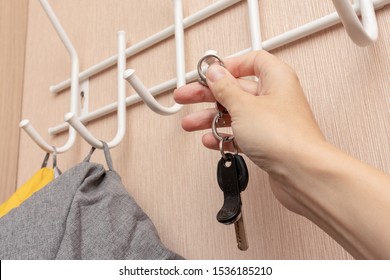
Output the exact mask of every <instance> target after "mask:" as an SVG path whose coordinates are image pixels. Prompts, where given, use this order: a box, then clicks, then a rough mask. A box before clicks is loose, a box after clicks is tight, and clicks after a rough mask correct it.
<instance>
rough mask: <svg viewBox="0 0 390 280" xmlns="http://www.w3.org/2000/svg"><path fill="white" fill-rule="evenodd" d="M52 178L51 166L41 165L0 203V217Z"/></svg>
mask: <svg viewBox="0 0 390 280" xmlns="http://www.w3.org/2000/svg"><path fill="white" fill-rule="evenodd" d="M53 179H54V170H53V168H47V167H43V168H41V169H39V170H38V171H37V172H36V173H35V174H34V175H33V176H32V177H31V178H30V179H29V180H28V181H27V182H26V183H24V184H23V185H22V186H21V187H20V188H18V189H17V191H16V192H15V193H14V194H13V195H12V196H11V197H10V198H9V199H8V200H7V201H6V202H4V203H3V204H2V205H0V218H1V217H2V216H4V215H5V214H7V213H8V212H9V211H11V210H12V209H13V208H16V207H18V206H19V205H20V204H22V203H23V201H25V200H26V199H27V198H29V197H30V196H32V195H33V193H35V192H37V191H39V190H40V189H42V188H43V187H44V186H46V185H47V184H48V183H50V182H51V181H52V180H53Z"/></svg>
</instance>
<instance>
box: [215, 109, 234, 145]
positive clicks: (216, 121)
mask: <svg viewBox="0 0 390 280" xmlns="http://www.w3.org/2000/svg"><path fill="white" fill-rule="evenodd" d="M221 119H222V120H223V121H224V122H225V120H224V119H223V117H222V114H221V113H217V114H216V115H215V117H214V119H213V122H212V123H211V131H212V132H213V135H214V137H215V138H217V139H218V140H219V141H222V140H223V138H224V136H221V135H220V134H219V133H218V131H217V125H218V123H219V121H220V120H221ZM223 124H224V123H223ZM233 137H234V136H233Z"/></svg>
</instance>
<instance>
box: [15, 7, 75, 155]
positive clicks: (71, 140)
mask: <svg viewBox="0 0 390 280" xmlns="http://www.w3.org/2000/svg"><path fill="white" fill-rule="evenodd" d="M39 1H40V3H41V5H42V8H43V9H44V10H45V12H46V14H47V16H48V17H49V19H50V21H51V23H52V24H53V26H54V28H55V30H56V31H57V34H58V36H59V37H60V39H61V40H62V42H63V44H64V46H65V47H66V49H67V51H68V53H69V55H70V57H71V60H72V73H71V76H72V80H71V96H70V110H71V112H73V113H74V114H76V112H77V95H78V87H79V79H78V75H79V58H78V55H77V52H76V50H75V48H74V47H73V45H72V42H71V41H70V39H69V37H68V36H67V34H66V32H65V30H64V29H63V27H62V26H61V23H60V22H59V20H58V18H57V16H56V15H55V13H54V11H53V10H52V8H51V7H50V5H49V3H48V2H47V1H46V0H39ZM19 127H20V128H23V129H24V131H26V133H27V134H28V135H29V136H30V137H31V139H32V140H34V142H35V143H36V144H37V145H38V146H39V147H41V148H42V149H43V150H44V151H46V152H50V153H52V152H54V150H53V146H51V145H49V144H48V143H47V142H46V141H45V140H44V139H43V138H42V136H41V135H40V134H39V133H38V132H37V131H36V130H35V128H34V127H33V126H32V125H31V123H30V121H29V120H22V121H21V122H20V124H19ZM75 139H76V131H75V130H74V129H70V130H69V137H68V141H67V142H66V143H65V145H64V146H62V147H59V148H57V152H58V153H63V152H66V151H67V150H69V149H70V148H71V147H72V146H73V143H74V141H75Z"/></svg>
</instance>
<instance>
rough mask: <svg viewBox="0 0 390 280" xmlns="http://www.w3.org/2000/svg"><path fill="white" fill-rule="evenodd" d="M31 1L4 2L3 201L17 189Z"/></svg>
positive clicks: (0, 25) (0, 8)
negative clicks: (29, 5)
mask: <svg viewBox="0 0 390 280" xmlns="http://www.w3.org/2000/svg"><path fill="white" fill-rule="evenodd" d="M27 9H28V1H27V0H25V1H12V0H4V1H0V38H1V40H0V131H1V140H0V159H1V160H0V178H2V187H1V191H0V203H2V202H3V201H5V200H6V199H7V198H8V197H9V196H10V195H11V194H12V193H13V192H14V191H15V190H16V177H17V163H18V152H19V125H18V124H19V121H20V114H21V108H22V93H23V91H22V89H23V69H24V51H25V45H26V31H27Z"/></svg>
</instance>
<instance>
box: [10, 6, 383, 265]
mask: <svg viewBox="0 0 390 280" xmlns="http://www.w3.org/2000/svg"><path fill="white" fill-rule="evenodd" d="M49 2H50V4H51V5H52V7H53V9H54V11H55V12H56V14H57V16H58V18H59V19H60V21H61V22H62V24H63V26H64V29H65V30H66V31H67V33H68V34H69V37H70V39H71V40H72V42H73V43H74V45H75V48H76V50H77V51H78V54H79V57H80V65H81V69H86V68H87V67H89V66H91V65H94V64H96V63H98V62H100V61H101V60H103V59H105V58H107V57H109V56H111V55H113V54H114V53H115V51H116V32H117V31H118V30H122V29H123V30H125V31H126V32H127V46H130V45H132V44H134V43H136V42H139V41H140V40H143V39H145V38H147V37H148V36H150V35H152V34H154V33H156V32H158V31H160V30H161V29H162V28H165V27H167V26H169V25H171V24H172V23H173V11H172V1H167V0H165V1H154V0H145V1H135V0H134V1H133V0H130V1H129V0H115V1H111V0H93V1H92V0H81V1H80V0H68V1H61V0H50V1H49ZM213 2H214V1H212V0H199V1H189V0H184V1H183V3H184V16H185V17H186V16H189V15H191V14H193V13H194V12H196V11H198V10H200V9H202V8H203V7H206V6H208V5H209V4H211V3H213ZM331 12H334V8H333V6H332V3H331V1H320V0H302V1H284V0H263V1H260V13H261V28H262V35H263V39H264V40H266V39H268V38H271V37H273V36H275V35H278V34H280V33H282V32H285V31H288V30H290V29H292V28H294V27H297V26H299V25H301V24H304V23H307V22H309V21H311V20H314V19H316V18H318V17H321V16H324V15H327V14H329V13H331ZM377 17H378V23H379V28H380V35H379V40H378V42H377V43H376V44H374V45H372V46H370V47H368V48H360V47H357V46H356V45H354V44H353V43H352V42H351V40H350V39H349V38H348V36H347V35H346V33H345V31H344V29H343V28H342V26H341V25H337V26H335V27H333V28H330V29H328V30H326V31H323V32H321V33H318V34H315V35H312V36H310V37H308V38H306V39H302V40H300V41H298V42H296V43H293V44H289V45H288V46H285V47H282V48H279V49H277V50H274V51H273V52H272V53H274V54H276V55H277V56H279V57H280V58H282V59H283V60H285V61H286V62H287V63H289V64H290V65H291V66H293V67H294V68H295V69H296V71H297V72H298V75H299V76H300V79H301V82H302V85H303V87H304V89H305V93H306V95H307V97H308V99H309V102H310V104H311V106H312V108H313V111H314V114H315V116H316V118H317V120H318V123H319V125H320V127H321V129H322V130H323V131H324V133H325V135H326V137H327V138H328V140H329V141H330V142H332V143H334V144H335V145H336V146H338V147H340V148H341V149H343V150H345V151H346V152H348V153H350V154H352V155H354V156H356V157H358V158H360V159H361V160H363V161H365V162H368V163H370V164H372V165H374V166H376V167H377V168H380V169H382V170H384V171H385V172H390V157H389V156H388V155H389V154H390V142H389V137H388V135H389V131H390V121H389V120H390V110H389V107H390V105H389V104H390V102H389V101H390V100H389V99H390V98H389V96H390V95H389V87H390V80H389V78H388V77H389V76H390V70H389V69H390V61H389V57H390V53H389V52H390V48H389V45H390V44H389V42H390V7H387V8H384V9H383V10H381V11H378V12H377ZM248 30H249V27H248V17H247V4H246V1H241V2H239V3H238V4H236V5H234V6H233V7H231V8H229V9H227V10H226V11H224V12H221V13H219V14H218V15H216V16H214V17H212V18H211V19H209V20H206V21H204V22H202V23H199V24H197V25H195V26H193V27H191V28H189V29H187V30H186V31H185V39H186V42H185V52H186V68H187V71H190V70H193V69H195V67H196V63H197V61H198V60H199V58H200V57H201V56H202V55H203V53H204V51H206V50H208V49H215V50H217V51H218V53H219V54H220V55H221V56H227V55H230V54H232V53H235V52H237V51H240V50H242V49H244V48H248V47H249V46H250V38H249V31H248ZM21 44H22V43H21ZM127 67H128V68H134V69H135V70H136V71H137V73H138V76H139V77H140V78H141V79H142V80H143V81H144V83H145V84H146V85H147V86H148V87H151V86H154V85H156V84H159V83H161V82H164V81H166V80H167V79H171V78H174V77H175V47H174V39H173V37H171V38H169V39H167V40H164V41H163V42H161V43H160V44H158V45H156V46H154V47H152V48H150V49H148V50H145V51H143V52H142V53H140V54H138V55H136V56H134V57H131V58H129V59H128V60H127ZM115 70H116V69H115V67H112V68H110V69H108V70H107V71H104V72H103V73H101V74H99V75H96V76H94V77H93V78H91V79H90V98H89V99H90V105H89V107H90V110H93V109H97V108H99V107H101V106H103V105H106V104H108V103H112V102H114V101H115V99H116V71H115ZM69 76H70V59H69V57H68V54H67V52H66V50H65V48H64V47H63V46H62V44H61V42H60V41H59V40H58V38H57V35H56V33H55V31H54V29H53V28H52V26H51V25H50V23H49V21H48V19H47V17H46V15H45V13H44V12H43V10H42V8H41V7H40V5H39V3H38V1H35V0H34V1H30V5H29V9H28V37H27V43H26V61H25V75H24V88H23V108H22V117H23V118H28V119H31V122H32V123H33V125H34V126H35V127H36V128H37V130H38V131H39V132H40V133H41V134H42V135H43V137H44V138H45V139H46V140H47V141H49V142H50V143H53V144H54V145H57V146H59V145H62V144H63V143H64V142H65V141H66V139H67V133H63V134H62V135H60V136H55V137H50V136H48V134H47V129H48V128H49V127H51V126H54V125H56V124H59V123H62V122H63V116H64V114H65V113H66V112H68V110H69V90H65V91H64V92H62V93H60V94H58V95H53V94H51V93H49V91H48V87H49V86H50V85H52V84H56V83H58V82H60V81H62V80H64V79H67V78H68V77H69ZM132 94H135V93H134V91H133V90H132V89H130V87H127V95H132ZM158 101H159V102H161V103H163V104H165V105H169V104H172V103H173V100H172V96H171V92H168V93H166V94H165V95H164V96H162V97H159V98H158ZM209 106H213V104H198V105H188V106H185V107H184V108H183V110H182V111H181V112H179V113H178V114H175V115H172V116H160V115H156V114H155V113H154V112H152V111H151V110H150V109H148V108H147V107H146V106H145V105H144V104H141V103H140V104H136V105H133V106H131V107H128V109H127V113H128V116H127V133H126V136H125V138H124V140H123V142H122V143H121V144H120V146H118V147H117V148H115V149H113V150H112V156H113V160H114V167H115V169H116V170H117V171H118V173H119V174H120V175H121V176H122V180H123V183H124V185H125V186H126V189H127V191H128V192H129V193H130V194H131V195H133V196H134V197H135V199H136V200H137V202H138V203H139V204H140V206H141V207H142V208H143V209H144V210H145V211H146V212H147V213H148V215H149V216H150V217H151V219H152V220H153V221H154V223H155V225H156V227H157V229H158V231H159V233H160V235H161V238H162V240H163V242H164V243H165V244H166V245H167V246H168V247H170V248H171V249H173V250H175V251H177V252H178V253H180V254H182V255H183V256H184V257H186V258H189V259H349V258H351V257H350V255H349V254H348V253H346V252H345V251H344V250H343V249H342V248H341V247H340V246H339V245H338V244H337V243H335V242H334V241H333V240H332V239H331V238H330V237H328V236H327V235H326V234H325V233H323V232H322V231H321V230H320V229H319V228H317V227H316V226H315V225H313V224H312V223H311V222H309V221H307V220H306V219H305V218H303V217H300V216H297V215H295V214H293V213H290V212H289V211H288V210H286V209H284V208H283V207H282V206H281V205H280V204H279V203H278V202H277V201H276V199H275V198H274V196H273V194H272V192H271V191H270V188H269V186H268V178H267V174H265V173H264V172H263V171H261V170H259V169H258V168H257V167H256V166H255V165H254V164H252V163H251V162H249V160H247V162H248V165H249V172H250V182H249V185H248V188H247V190H246V191H245V192H244V193H243V204H244V206H243V207H244V212H245V221H246V227H247V231H248V239H249V244H250V245H249V246H250V248H249V250H248V251H246V252H240V251H239V250H238V249H237V248H236V242H235V236H234V230H233V227H232V226H224V225H221V224H219V223H218V222H217V221H216V219H215V215H216V213H217V211H218V210H219V208H220V207H221V205H222V194H221V192H220V190H219V188H218V186H217V183H216V177H215V172H216V164H217V161H218V160H219V157H220V155H219V152H215V151H209V150H207V149H206V148H204V147H203V146H202V144H201V141H200V138H201V135H202V132H197V133H187V132H184V131H183V130H182V129H181V126H180V121H181V119H182V117H183V116H185V115H186V114H187V113H189V112H194V111H196V110H199V109H201V108H205V107H209ZM15 125H16V124H15ZM88 128H89V129H91V131H92V132H93V133H94V134H95V135H97V137H99V138H100V139H103V140H110V139H111V138H112V137H113V136H114V135H115V133H116V116H115V114H112V115H110V116H108V117H105V118H103V119H99V120H96V121H93V122H91V123H89V124H88ZM15 137H17V136H15ZM16 139H17V138H15V141H16ZM88 151H89V146H88V144H86V142H85V141H84V140H83V139H82V138H81V137H78V138H77V140H76V143H75V145H74V147H73V148H72V149H71V150H70V151H68V152H67V153H65V154H61V155H60V156H59V166H60V168H61V169H63V170H66V169H68V168H70V167H72V166H74V165H75V164H77V163H78V162H80V161H81V160H82V158H83V157H84V156H85V155H86V154H87V153H88ZM102 154H103V153H102V152H100V153H96V155H94V157H93V160H94V161H97V162H101V163H103V162H104V161H103V156H102ZM43 156H44V152H43V151H41V150H40V148H39V147H37V146H36V145H35V144H34V143H33V142H32V140H31V139H30V138H29V137H28V136H27V135H26V134H25V133H24V132H23V133H21V138H20V150H19V167H18V176H17V185H20V184H22V183H23V182H24V181H25V180H27V179H28V178H29V176H31V174H33V172H35V171H36V170H37V169H38V168H39V166H40V163H41V160H42V158H43ZM319 160H321V159H319ZM362 207H363V206H362ZM368 211H369V209H368Z"/></svg>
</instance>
